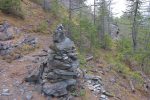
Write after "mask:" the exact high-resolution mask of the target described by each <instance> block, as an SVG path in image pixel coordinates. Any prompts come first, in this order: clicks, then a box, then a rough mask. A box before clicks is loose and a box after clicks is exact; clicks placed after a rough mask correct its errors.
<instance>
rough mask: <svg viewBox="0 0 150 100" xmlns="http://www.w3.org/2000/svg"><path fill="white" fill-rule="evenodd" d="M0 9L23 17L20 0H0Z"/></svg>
mask: <svg viewBox="0 0 150 100" xmlns="http://www.w3.org/2000/svg"><path fill="white" fill-rule="evenodd" d="M0 10H1V11H2V12H4V13H6V14H12V15H15V16H18V17H20V18H24V14H23V11H22V9H21V0H0Z"/></svg>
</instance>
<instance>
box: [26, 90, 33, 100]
mask: <svg viewBox="0 0 150 100" xmlns="http://www.w3.org/2000/svg"><path fill="white" fill-rule="evenodd" d="M32 98H33V95H32V92H31V91H29V92H27V93H26V100H31V99H32Z"/></svg>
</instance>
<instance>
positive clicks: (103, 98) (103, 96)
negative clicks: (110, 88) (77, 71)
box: [100, 94, 109, 100]
mask: <svg viewBox="0 0 150 100" xmlns="http://www.w3.org/2000/svg"><path fill="white" fill-rule="evenodd" d="M100 100H109V99H108V97H107V96H106V95H103V94H102V95H101V96H100Z"/></svg>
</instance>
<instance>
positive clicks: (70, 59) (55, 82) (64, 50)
mask: <svg viewBox="0 0 150 100" xmlns="http://www.w3.org/2000/svg"><path fill="white" fill-rule="evenodd" d="M53 43H54V46H53V51H52V52H49V53H48V56H47V57H46V59H45V61H43V62H42V63H41V64H40V66H39V67H38V69H36V70H35V71H33V73H31V75H29V76H28V77H27V78H25V81H27V82H34V83H39V84H41V86H42V89H41V92H42V93H44V94H45V95H46V96H55V97H61V96H65V95H67V94H68V88H69V87H70V86H74V85H76V83H77V80H76V79H77V77H78V72H77V68H78V66H79V61H78V59H77V53H76V49H75V45H74V42H73V41H71V40H70V39H69V38H68V37H66V36H65V33H64V27H63V26H62V25H59V26H58V27H57V29H56V30H55V32H54V35H53Z"/></svg>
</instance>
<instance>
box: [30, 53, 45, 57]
mask: <svg viewBox="0 0 150 100" xmlns="http://www.w3.org/2000/svg"><path fill="white" fill-rule="evenodd" d="M37 56H39V57H43V56H47V54H39V55H33V56H32V57H37Z"/></svg>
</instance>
